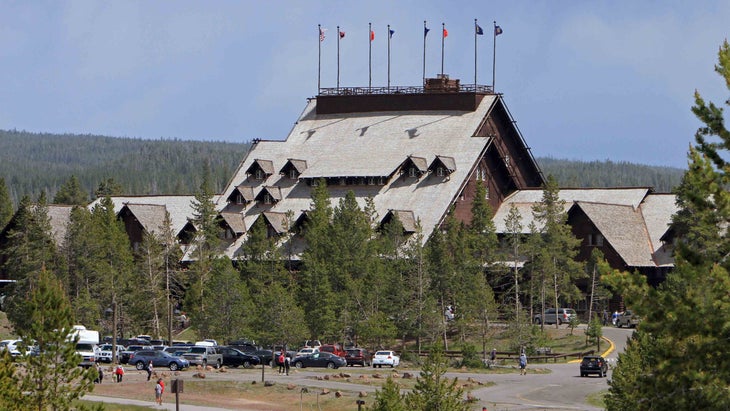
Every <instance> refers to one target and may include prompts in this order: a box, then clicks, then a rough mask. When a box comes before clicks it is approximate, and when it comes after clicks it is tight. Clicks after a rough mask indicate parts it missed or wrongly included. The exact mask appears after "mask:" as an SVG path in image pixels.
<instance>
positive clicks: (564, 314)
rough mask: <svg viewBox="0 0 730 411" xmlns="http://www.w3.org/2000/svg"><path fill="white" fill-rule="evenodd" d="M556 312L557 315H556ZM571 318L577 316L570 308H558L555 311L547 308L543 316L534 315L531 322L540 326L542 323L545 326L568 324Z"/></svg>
mask: <svg viewBox="0 0 730 411" xmlns="http://www.w3.org/2000/svg"><path fill="white" fill-rule="evenodd" d="M556 312H557V314H556ZM573 318H578V314H576V313H575V310H574V309H572V308H558V309H557V310H556V309H555V308H548V309H547V310H545V314H543V315H540V314H537V315H535V318H533V322H534V323H535V324H542V323H543V321H544V322H545V324H555V323H557V324H558V325H560V324H568V323H570V321H571V320H572V319H573Z"/></svg>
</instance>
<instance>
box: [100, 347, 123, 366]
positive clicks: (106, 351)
mask: <svg viewBox="0 0 730 411" xmlns="http://www.w3.org/2000/svg"><path fill="white" fill-rule="evenodd" d="M124 350H125V348H124V346H123V345H117V358H121V357H122V352H123V351H124ZM96 361H97V362H105V363H111V362H112V344H102V345H100V346H98V347H97V350H96Z"/></svg>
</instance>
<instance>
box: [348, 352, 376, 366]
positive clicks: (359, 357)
mask: <svg viewBox="0 0 730 411" xmlns="http://www.w3.org/2000/svg"><path fill="white" fill-rule="evenodd" d="M345 361H347V365H348V366H351V365H352V366H354V365H355V364H360V365H362V366H363V367H369V366H370V363H371V361H372V356H371V355H370V353H369V352H368V350H366V349H364V348H348V349H347V350H345Z"/></svg>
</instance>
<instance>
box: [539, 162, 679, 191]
mask: <svg viewBox="0 0 730 411" xmlns="http://www.w3.org/2000/svg"><path fill="white" fill-rule="evenodd" d="M537 162H538V164H540V168H542V171H543V173H544V174H545V176H546V177H547V176H548V175H549V174H552V175H553V176H554V177H555V178H556V179H557V180H558V183H559V184H560V186H561V187H646V186H648V187H654V189H655V190H656V192H659V193H669V192H671V191H672V189H673V188H674V187H676V186H678V185H679V183H680V182H681V180H682V175H683V174H684V171H685V170H683V169H680V168H675V167H658V166H647V165H642V164H634V163H627V162H624V161H620V162H613V161H611V160H606V161H590V162H586V161H576V160H560V159H554V158H546V157H543V158H537Z"/></svg>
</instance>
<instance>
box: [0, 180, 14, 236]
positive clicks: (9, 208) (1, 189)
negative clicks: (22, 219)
mask: <svg viewBox="0 0 730 411" xmlns="http://www.w3.org/2000/svg"><path fill="white" fill-rule="evenodd" d="M13 214H14V209H13V202H12V201H11V199H10V193H9V192H8V186H7V185H5V178H3V177H0V231H2V230H3V228H5V225H6V224H7V223H8V221H10V219H11V218H13Z"/></svg>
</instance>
